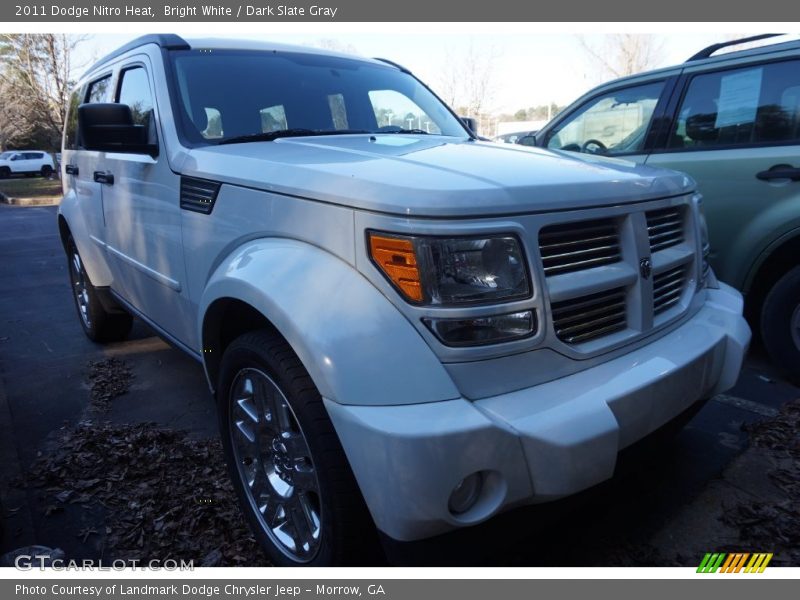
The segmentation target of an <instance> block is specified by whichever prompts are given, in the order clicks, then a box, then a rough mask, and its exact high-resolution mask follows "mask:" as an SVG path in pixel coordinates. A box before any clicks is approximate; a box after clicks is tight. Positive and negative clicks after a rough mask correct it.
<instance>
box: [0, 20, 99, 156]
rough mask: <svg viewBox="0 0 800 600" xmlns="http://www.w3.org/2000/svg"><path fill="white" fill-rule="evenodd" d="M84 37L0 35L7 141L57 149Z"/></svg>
mask: <svg viewBox="0 0 800 600" xmlns="http://www.w3.org/2000/svg"><path fill="white" fill-rule="evenodd" d="M84 39H85V37H84V36H71V35H66V34H56V33H47V34H30V33H25V34H0V86H2V90H3V96H2V98H3V103H2V107H1V108H0V119H2V121H1V122H2V126H0V128H2V129H3V137H4V138H5V139H4V140H3V141H4V142H7V143H16V142H18V141H19V142H21V143H26V142H29V141H30V140H32V139H35V140H36V141H37V142H39V143H41V144H45V145H47V146H49V148H51V149H55V148H57V147H58V146H59V140H60V139H61V132H62V131H63V128H64V120H65V118H66V110H67V104H68V101H69V96H70V92H71V90H72V87H73V85H74V82H73V80H72V77H71V75H72V72H73V69H74V68H75V65H73V52H74V50H75V47H76V46H77V45H78V44H79V43H80V42H81V41H83V40H84Z"/></svg>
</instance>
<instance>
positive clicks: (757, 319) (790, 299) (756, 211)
mask: <svg viewBox="0 0 800 600" xmlns="http://www.w3.org/2000/svg"><path fill="white" fill-rule="evenodd" d="M772 35H776V34H765V35H760V36H754V37H752V38H745V39H743V40H735V41H731V42H726V43H721V44H715V45H713V46H709V47H708V48H706V49H704V50H703V51H701V52H699V53H697V54H696V55H695V56H693V57H692V58H690V59H689V60H688V61H686V62H685V63H683V64H681V65H678V66H675V67H670V68H666V69H659V70H656V71H650V72H648V73H642V74H639V75H634V76H631V77H625V78H623V79H617V80H616V81H612V82H609V83H606V84H604V85H602V86H599V87H597V88H595V89H593V90H592V91H590V92H589V93H587V94H585V95H584V96H582V97H581V98H579V99H578V100H577V101H576V102H574V103H573V104H572V105H571V106H569V107H568V108H567V109H565V110H564V111H563V112H562V113H561V114H559V115H558V116H557V117H556V118H555V119H553V121H551V122H550V123H549V124H548V125H546V126H545V127H544V128H543V129H542V130H541V131H539V132H538V133H537V135H536V145H537V146H540V147H543V148H549V149H551V150H565V151H574V152H583V153H589V154H598V155H603V156H610V157H620V158H624V159H626V160H632V161H635V162H638V163H646V164H648V165H652V166H658V167H667V168H670V169H676V170H678V171H683V172H685V173H688V174H689V175H690V176H692V177H693V178H694V179H695V180H696V181H697V183H698V186H699V190H700V192H701V193H702V194H703V199H704V202H703V204H704V208H705V212H706V216H707V219H708V228H709V231H708V234H709V239H710V255H709V259H710V262H711V264H712V266H713V267H714V270H715V272H716V274H717V276H718V277H719V279H721V280H722V281H725V282H727V283H729V284H731V285H733V286H735V287H737V288H738V289H740V290H741V291H742V292H744V293H745V295H746V301H747V311H748V314H749V317H750V319H751V322H752V324H753V325H754V329H755V330H756V331H760V333H761V339H762V341H763V343H764V345H765V347H766V349H767V351H768V352H769V354H770V356H771V358H772V359H773V361H774V362H775V363H776V364H778V365H779V366H781V367H783V368H784V369H786V370H787V371H788V372H789V373H790V374H791V375H792V376H793V378H794V379H795V380H798V378H800V376H799V375H798V373H800V41H791V42H785V43H777V44H772V45H768V46H765V47H760V48H756V49H748V50H741V51H737V52H730V53H726V54H722V55H718V56H715V55H714V54H715V53H716V52H717V51H718V50H720V49H722V48H724V47H726V46H732V45H735V44H741V43H745V42H752V41H755V40H757V39H762V38H766V37H772ZM659 226H660V225H659V224H658V223H653V224H652V227H653V228H658V227H659ZM654 233H663V234H664V235H668V232H666V231H665V232H655V229H654Z"/></svg>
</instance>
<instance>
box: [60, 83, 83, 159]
mask: <svg viewBox="0 0 800 600" xmlns="http://www.w3.org/2000/svg"><path fill="white" fill-rule="evenodd" d="M80 103H81V90H75V91H74V92H72V96H70V99H69V108H68V109H67V122H66V124H65V126H64V129H65V131H64V149H65V150H74V149H75V148H77V147H78V105H79V104H80Z"/></svg>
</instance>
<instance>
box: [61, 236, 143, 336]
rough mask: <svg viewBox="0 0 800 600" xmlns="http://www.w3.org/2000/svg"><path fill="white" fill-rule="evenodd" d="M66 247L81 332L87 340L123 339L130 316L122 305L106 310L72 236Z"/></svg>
mask: <svg viewBox="0 0 800 600" xmlns="http://www.w3.org/2000/svg"><path fill="white" fill-rule="evenodd" d="M66 247H67V267H68V271H69V281H70V290H71V292H72V299H73V300H74V301H75V309H76V310H77V311H78V321H79V322H80V324H81V327H83V331H84V333H85V334H86V336H87V337H88V338H89V339H90V340H92V341H94V342H99V343H103V342H116V341H120V340H124V339H125V338H126V337H127V336H128V333H130V330H131V326H132V325H133V317H132V316H131V315H130V314H129V313H127V312H125V311H124V310H122V309H121V308H115V310H114V311H113V312H112V311H109V310H106V308H105V307H104V306H103V303H102V302H101V301H100V298H99V296H98V293H97V289H96V288H95V287H94V285H92V282H91V281H90V280H89V275H88V274H87V273H86V270H85V269H84V267H83V260H82V259H81V257H80V254H79V253H78V248H77V246H76V245H75V240H73V239H72V236H70V237H69V239H68V240H67V246H66Z"/></svg>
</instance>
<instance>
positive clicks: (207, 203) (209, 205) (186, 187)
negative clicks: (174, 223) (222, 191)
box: [181, 177, 221, 215]
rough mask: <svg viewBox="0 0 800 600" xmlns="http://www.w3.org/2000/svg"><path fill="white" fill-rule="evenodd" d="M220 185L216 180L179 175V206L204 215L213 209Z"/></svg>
mask: <svg viewBox="0 0 800 600" xmlns="http://www.w3.org/2000/svg"><path fill="white" fill-rule="evenodd" d="M220 185H221V184H220V183H219V182H218V181H209V180H208V179H196V178H194V177H181V208H182V209H184V210H191V211H192V212H199V213H202V214H204V215H207V214H210V213H211V211H212V210H213V209H214V202H216V200H217V194H218V193H219V188H220Z"/></svg>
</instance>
